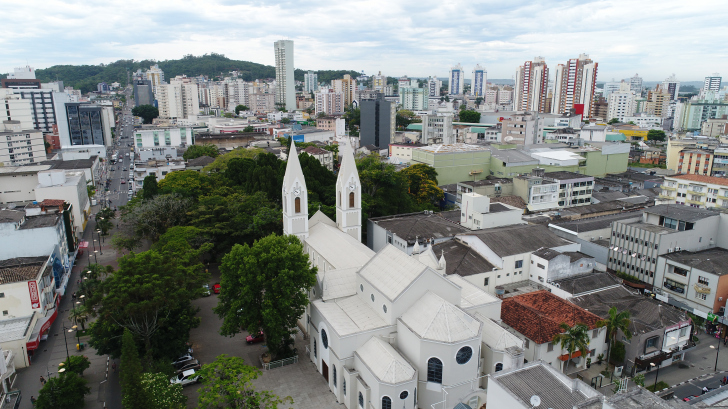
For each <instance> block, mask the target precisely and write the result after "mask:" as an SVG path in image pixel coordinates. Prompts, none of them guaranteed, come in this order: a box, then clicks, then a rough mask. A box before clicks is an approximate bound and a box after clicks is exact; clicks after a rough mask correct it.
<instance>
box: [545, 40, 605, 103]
mask: <svg viewBox="0 0 728 409" xmlns="http://www.w3.org/2000/svg"><path fill="white" fill-rule="evenodd" d="M598 67H599V63H596V62H594V61H592V59H591V58H589V55H587V54H580V55H579V58H572V59H570V60H569V61H568V62H567V63H566V64H559V65H558V66H556V78H555V80H554V100H553V103H552V104H551V113H552V114H566V113H569V112H571V110H572V109H574V110H575V112H576V113H577V114H578V113H581V114H582V115H583V116H584V117H589V116H592V114H593V113H592V108H593V101H594V90H595V89H596V85H597V69H598Z"/></svg>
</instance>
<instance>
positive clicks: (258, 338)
mask: <svg viewBox="0 0 728 409" xmlns="http://www.w3.org/2000/svg"><path fill="white" fill-rule="evenodd" d="M264 340H265V337H264V336H263V331H261V332H259V333H257V334H255V335H253V334H250V335H248V336H247V337H245V342H247V343H248V344H257V343H258V342H263V341H264Z"/></svg>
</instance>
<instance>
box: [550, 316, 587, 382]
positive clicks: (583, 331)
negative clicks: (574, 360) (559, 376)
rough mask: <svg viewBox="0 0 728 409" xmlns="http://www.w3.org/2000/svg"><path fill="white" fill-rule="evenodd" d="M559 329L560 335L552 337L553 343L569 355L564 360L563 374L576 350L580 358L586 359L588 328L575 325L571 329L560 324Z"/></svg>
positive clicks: (563, 323) (583, 325)
mask: <svg viewBox="0 0 728 409" xmlns="http://www.w3.org/2000/svg"><path fill="white" fill-rule="evenodd" d="M559 328H561V329H562V330H563V332H562V333H561V334H556V335H554V339H553V342H554V343H558V344H560V345H561V350H562V351H563V350H564V349H566V351H567V352H568V353H569V358H568V359H567V360H566V366H564V372H566V368H568V367H569V361H570V360H571V357H572V355H574V352H576V351H577V350H578V351H579V352H581V356H583V357H586V355H587V353H589V327H587V326H586V325H585V324H576V325H574V326H573V327H569V325H568V324H566V323H565V322H562V323H561V324H560V325H559Z"/></svg>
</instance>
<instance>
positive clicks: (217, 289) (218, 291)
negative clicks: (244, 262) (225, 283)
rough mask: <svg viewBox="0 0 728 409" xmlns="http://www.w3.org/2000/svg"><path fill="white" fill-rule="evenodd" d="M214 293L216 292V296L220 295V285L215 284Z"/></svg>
mask: <svg viewBox="0 0 728 409" xmlns="http://www.w3.org/2000/svg"><path fill="white" fill-rule="evenodd" d="M212 291H214V292H215V294H220V283H215V284H214V285H213V286H212Z"/></svg>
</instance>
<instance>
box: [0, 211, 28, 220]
mask: <svg viewBox="0 0 728 409" xmlns="http://www.w3.org/2000/svg"><path fill="white" fill-rule="evenodd" d="M23 217H25V212H24V211H22V210H10V209H2V210H0V223H18V222H19V221H21V220H23Z"/></svg>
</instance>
